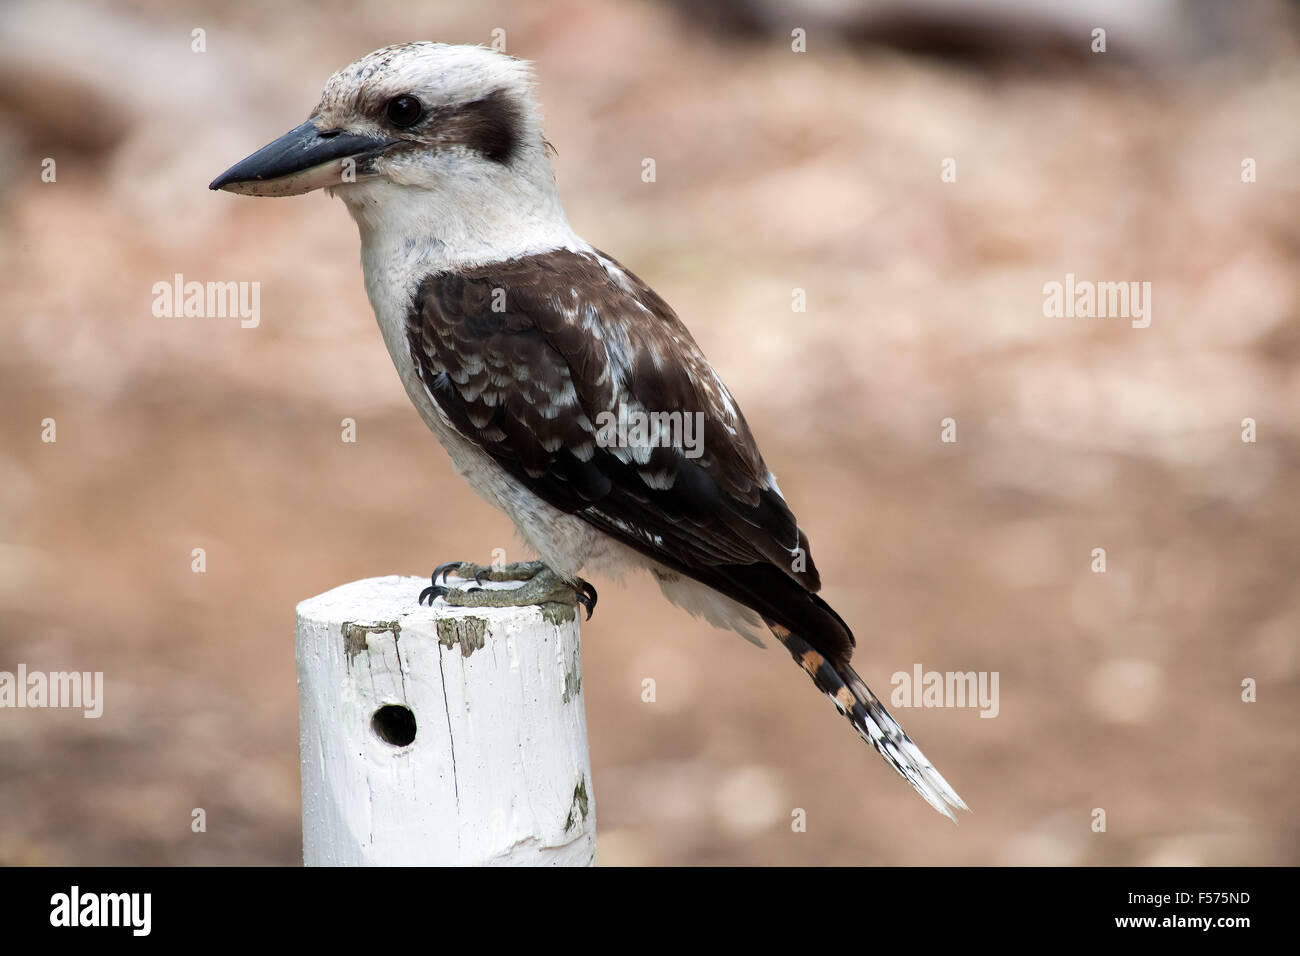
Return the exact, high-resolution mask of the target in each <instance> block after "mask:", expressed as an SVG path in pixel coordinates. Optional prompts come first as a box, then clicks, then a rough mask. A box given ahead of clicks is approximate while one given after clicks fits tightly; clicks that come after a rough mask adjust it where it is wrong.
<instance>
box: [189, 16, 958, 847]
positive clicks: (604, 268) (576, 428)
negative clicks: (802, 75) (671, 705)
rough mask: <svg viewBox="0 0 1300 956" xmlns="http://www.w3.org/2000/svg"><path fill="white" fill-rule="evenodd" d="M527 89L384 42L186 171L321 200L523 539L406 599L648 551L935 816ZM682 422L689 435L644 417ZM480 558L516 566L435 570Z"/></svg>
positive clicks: (728, 419) (673, 340)
mask: <svg viewBox="0 0 1300 956" xmlns="http://www.w3.org/2000/svg"><path fill="white" fill-rule="evenodd" d="M535 86H536V82H535V77H534V71H533V67H532V64H531V63H529V62H528V61H526V60H523V59H519V58H516V57H513V56H510V55H507V54H505V53H503V52H499V51H496V50H492V49H490V48H488V47H484V46H474V45H457V44H445V43H436V42H431V41H419V42H412V43H402V44H397V45H393V46H388V47H384V48H383V49H380V50H376V51H374V52H373V53H370V54H368V55H366V56H364V57H362V58H361V59H359V60H357V61H355V62H354V63H352V64H350V65H349V66H347V67H345V68H343V69H342V70H340V71H338V72H337V73H335V74H334V75H333V76H331V77H330V78H329V80H328V81H327V83H326V85H325V89H324V92H323V94H322V96H321V100H320V103H319V104H318V105H317V107H316V109H315V110H314V111H313V112H312V113H311V115H310V116H309V117H308V119H307V120H306V122H304V123H302V124H301V125H299V126H297V127H295V128H294V129H292V130H290V131H289V132H288V133H286V134H285V135H284V136H282V137H280V138H279V139H277V140H275V141H274V142H271V143H269V144H268V145H266V146H264V147H263V148H261V149H259V150H257V151H256V152H254V153H253V154H252V155H250V156H248V157H247V158H246V159H244V160H242V161H240V162H238V163H236V164H235V165H234V166H232V167H231V168H230V169H229V170H227V171H226V172H225V173H223V174H222V175H220V176H219V177H217V179H215V180H214V181H213V182H212V183H211V185H210V188H212V189H215V190H225V191H228V192H231V193H236V194H242V195H248V196H295V195H301V194H304V193H308V192H311V191H312V190H316V189H324V190H326V192H327V193H329V194H331V195H333V196H335V197H337V198H339V199H341V200H342V202H343V203H344V205H345V206H346V208H347V210H348V212H349V213H350V214H351V216H352V218H353V219H354V220H355V221H356V224H357V227H358V230H359V233H360V237H361V263H362V271H363V274H364V278H365V288H366V292H367V295H368V297H369V300H370V304H371V306H372V308H373V310H374V313H375V317H376V319H377V321H378V324H379V328H380V331H381V333H382V336H383V339H384V342H385V345H386V346H387V349H388V352H389V355H390V356H391V358H392V360H393V364H394V365H395V366H396V368H397V372H398V375H399V376H400V378H401V381H402V384H403V385H404V387H405V389H406V393H407V395H408V396H409V398H410V400H411V402H412V403H413V404H414V406H415V408H416V410H417V411H418V412H419V414H420V417H421V418H422V419H423V420H424V423H425V424H426V425H427V426H428V428H429V429H430V430H431V431H432V432H433V433H434V435H435V436H436V437H437V439H438V440H439V442H441V444H442V445H443V447H444V448H445V449H446V451H447V453H448V455H449V457H450V459H451V462H452V464H453V467H454V468H455V469H456V471H457V472H458V473H459V474H460V475H461V476H463V477H464V478H465V479H466V480H467V481H468V482H469V484H470V485H471V486H472V487H473V488H474V489H475V490H476V491H477V492H478V493H479V494H480V495H481V496H482V497H484V498H485V499H487V501H488V502H490V503H491V504H493V505H495V506H496V507H498V508H500V509H501V510H503V511H504V512H505V513H506V514H507V515H508V516H509V517H510V518H511V519H512V520H513V522H514V524H515V526H516V528H517V530H518V532H519V534H520V536H521V537H522V539H523V540H524V542H525V543H526V544H527V545H528V546H529V547H530V548H531V549H532V550H533V551H534V552H535V553H536V554H537V555H538V557H539V560H538V561H536V562H526V563H522V564H520V565H511V566H507V567H506V568H501V567H496V568H491V567H486V568H485V567H480V566H478V565H475V564H472V563H470V562H449V563H447V564H443V565H440V566H439V568H438V569H437V570H436V571H435V572H434V574H433V580H432V581H431V585H430V587H429V588H426V589H425V590H424V592H423V593H422V594H421V595H420V600H421V602H422V603H423V602H424V601H425V600H427V601H428V602H429V603H430V604H432V603H433V602H434V601H435V600H437V599H440V598H441V599H443V600H445V601H447V602H448V603H453V604H468V605H476V604H485V603H506V602H518V603H533V602H536V601H538V600H542V599H546V598H548V597H552V598H553V597H554V596H555V595H557V594H561V593H563V594H567V596H568V597H569V598H571V599H574V600H577V601H579V602H581V603H582V604H583V605H584V606H585V607H586V609H587V613H588V616H590V614H591V611H592V610H593V609H594V606H595V600H596V592H595V589H594V588H593V587H592V586H591V585H590V584H589V583H588V582H586V581H585V580H584V579H583V578H582V577H580V574H581V573H590V572H592V571H596V572H608V573H612V574H614V575H616V576H617V575H621V574H622V573H623V572H624V571H626V570H627V569H645V570H648V571H649V573H650V574H651V575H652V576H653V578H654V579H655V581H656V582H657V583H658V585H659V587H660V589H661V591H662V592H663V594H664V596H665V597H666V598H667V599H668V600H669V601H671V602H673V603H675V604H677V605H679V606H681V607H682V608H684V609H685V610H686V611H688V612H689V613H691V614H693V615H695V616H697V617H702V618H703V619H705V620H706V621H708V622H709V623H710V624H713V625H715V626H717V627H721V628H724V629H729V630H734V631H736V632H738V633H739V634H741V635H742V636H743V637H745V638H747V639H748V640H750V641H752V642H754V643H756V644H758V645H759V646H762V645H763V639H764V638H765V637H766V636H767V635H769V634H770V635H771V636H773V637H775V639H776V640H777V641H778V642H779V643H781V644H782V645H784V646H785V648H786V649H787V650H788V651H789V653H790V654H791V656H792V657H793V658H794V660H795V661H796V662H797V663H798V664H799V665H800V666H801V667H802V668H803V670H804V671H805V672H806V673H807V674H808V676H809V677H810V678H811V679H812V681H813V683H814V685H815V686H816V687H817V688H818V689H819V690H820V691H822V692H823V693H824V694H826V696H827V697H829V698H830V700H831V702H832V703H833V704H834V705H835V707H836V708H837V709H838V710H839V712H840V713H841V714H842V715H843V716H845V717H846V718H847V719H848V721H849V723H850V724H852V726H853V728H854V730H856V731H857V732H858V734H859V735H860V736H861V737H862V738H863V739H864V740H865V741H866V742H867V743H869V744H871V746H872V747H874V748H875V749H876V750H877V751H878V752H879V753H880V754H881V756H883V757H884V759H885V760H886V761H887V762H888V763H889V765H890V766H892V767H893V768H894V770H896V771H897V772H898V773H899V774H900V775H901V776H902V777H903V778H904V779H905V780H906V781H907V782H908V783H909V784H911V785H912V787H913V788H914V789H915V790H916V791H917V793H919V794H920V795H921V796H922V797H923V798H924V799H925V800H926V802H927V803H929V804H930V806H932V807H934V808H935V809H936V810H938V811H939V812H940V813H942V814H944V815H946V816H947V817H949V818H950V819H952V820H953V821H954V822H956V816H955V815H954V814H953V812H952V811H953V809H963V810H968V809H969V807H967V805H966V803H965V802H964V801H963V800H962V799H961V797H959V796H958V795H957V793H956V791H955V790H954V789H953V788H952V787H951V786H950V785H949V784H948V782H947V781H946V780H944V778H943V777H942V776H941V775H940V774H939V772H938V771H937V770H936V769H935V768H934V766H933V765H932V764H931V762H930V761H929V760H928V759H927V758H926V757H925V755H924V754H923V753H922V752H921V750H920V748H918V747H917V746H916V744H915V743H913V742H912V740H911V739H910V738H909V737H908V736H907V734H906V733H904V731H903V729H902V727H901V726H900V725H899V724H898V722H897V721H896V720H895V719H894V718H893V717H892V716H891V715H890V714H889V712H888V711H887V710H886V709H885V707H884V705H883V704H882V703H881V701H880V700H879V699H878V698H877V697H876V695H875V694H873V693H872V692H871V690H870V689H869V688H868V687H867V685H866V683H865V682H864V681H863V680H862V678H861V677H859V676H858V674H857V672H856V671H854V669H853V668H852V667H851V666H850V663H849V662H850V657H851V655H852V652H853V648H854V646H855V639H854V636H853V632H852V631H851V630H850V628H849V626H848V624H846V623H845V621H844V620H843V618H841V617H840V615H839V614H838V613H836V612H835V610H834V609H832V607H831V606H830V605H829V604H828V603H827V602H826V601H825V600H824V599H823V598H822V597H821V596H820V595H819V594H818V592H819V591H820V589H821V579H820V575H819V573H818V570H817V567H816V565H815V564H814V563H813V560H812V556H811V554H810V550H809V540H808V536H807V534H806V533H805V532H804V531H803V530H802V529H801V528H800V527H799V524H798V522H797V521H796V519H795V516H794V514H793V512H792V511H791V509H790V506H789V505H788V504H787V502H786V500H785V497H784V495H783V494H782V493H781V489H780V488H779V487H778V485H777V480H776V477H775V476H774V475H773V473H772V471H771V470H770V469H769V468H768V466H767V465H766V463H765V462H764V460H763V457H762V455H761V454H760V453H759V449H758V445H757V442H756V441H755V439H754V436H753V434H752V432H751V431H750V427H749V425H748V424H747V422H746V421H745V417H744V415H743V414H742V413H741V410H740V408H739V406H738V405H737V403H736V400H735V399H734V398H733V396H732V394H731V392H730V391H728V389H727V387H726V385H725V384H723V381H722V379H721V378H720V377H719V375H718V373H717V372H716V371H715V370H714V368H713V366H712V365H711V364H710V362H709V360H708V359H707V358H706V357H705V356H704V353H703V352H702V351H701V350H700V347H699V346H698V345H697V344H696V342H695V340H694V338H693V337H692V336H691V334H690V332H688V331H687V329H686V326H685V325H684V324H683V322H682V321H681V319H679V318H678V316H677V314H676V313H675V312H674V311H673V309H672V308H671V307H670V306H669V305H668V303H667V302H665V301H664V300H663V299H662V298H660V297H659V296H658V295H657V294H656V293H655V292H654V291H653V290H652V289H651V288H650V287H649V286H648V285H647V284H646V283H645V282H643V281H642V280H641V279H640V278H638V277H637V276H636V275H635V274H634V273H633V272H631V271H630V270H629V269H627V268H625V267H624V266H623V265H621V264H620V263H619V262H618V261H616V260H615V259H614V258H612V257H611V256H609V255H607V254H606V253H604V252H602V251H601V250H599V249H597V248H595V247H594V246H592V245H590V244H589V243H588V242H586V241H585V240H584V239H582V238H581V237H580V236H578V235H577V234H576V233H575V232H574V230H573V228H572V227H571V226H570V224H569V222H568V219H567V218H566V216H565V213H564V209H563V206H562V205H561V203H560V198H559V195H558V191H557V187H556V182H555V174H554V170H553V166H552V162H551V157H552V154H553V153H554V150H553V148H552V147H551V145H550V143H549V142H548V141H547V139H546V138H545V135H544V133H543V129H542V122H541V113H540V108H539V105H538V101H537V97H536V92H535ZM673 415H677V418H672V417H671V416H673ZM617 416H622V418H621V419H619V420H620V421H628V420H636V421H640V422H643V423H644V422H647V421H648V422H650V425H649V426H648V427H647V428H645V429H643V431H642V433H641V434H640V435H638V436H633V437H634V438H636V439H637V440H632V439H629V438H628V436H627V435H626V434H624V433H625V432H626V429H622V428H618V427H613V426H611V425H610V422H611V421H612V420H613V418H612V417H617ZM656 416H659V417H657V418H656ZM665 416H667V417H665ZM688 421H689V422H691V423H695V424H697V425H698V435H697V438H698V441H697V442H696V443H695V444H694V445H693V446H692V447H686V444H685V441H684V439H683V431H682V429H680V428H673V427H668V426H670V425H674V424H677V423H685V422H688ZM634 431H635V430H634ZM485 575H486V576H488V577H489V578H493V579H496V580H516V581H521V582H523V584H521V585H520V587H519V588H517V589H514V590H513V591H512V590H511V589H483V588H477V587H448V586H447V584H448V581H449V576H454V577H455V578H456V579H458V580H465V581H466V582H467V583H468V581H469V580H470V579H471V578H472V579H475V580H476V583H477V584H481V583H482V580H483V577H484V576H485ZM440 582H441V583H440ZM515 592H517V593H515ZM570 606H572V602H571V605H570Z"/></svg>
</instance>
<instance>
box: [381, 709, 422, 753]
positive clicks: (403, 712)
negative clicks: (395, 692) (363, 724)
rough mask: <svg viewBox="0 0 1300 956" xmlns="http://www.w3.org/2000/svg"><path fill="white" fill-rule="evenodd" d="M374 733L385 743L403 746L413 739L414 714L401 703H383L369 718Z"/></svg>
mask: <svg viewBox="0 0 1300 956" xmlns="http://www.w3.org/2000/svg"><path fill="white" fill-rule="evenodd" d="M370 726H371V728H372V729H373V730H374V732H375V735H376V736H377V737H378V738H379V739H380V740H382V741H383V742H384V743H386V744H392V745H393V746H394V747H405V746H407V745H408V744H410V743H411V741H413V740H415V714H414V713H413V712H412V711H411V708H409V707H403V706H402V705H401V704H385V705H384V706H383V707H380V708H379V709H378V710H377V711H375V715H374V716H373V717H371V718H370Z"/></svg>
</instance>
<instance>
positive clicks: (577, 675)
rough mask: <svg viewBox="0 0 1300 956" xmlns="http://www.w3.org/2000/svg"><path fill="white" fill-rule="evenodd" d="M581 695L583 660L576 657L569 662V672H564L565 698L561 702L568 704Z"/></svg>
mask: <svg viewBox="0 0 1300 956" xmlns="http://www.w3.org/2000/svg"><path fill="white" fill-rule="evenodd" d="M581 693H582V658H581V657H578V656H576V655H575V657H574V659H573V660H572V661H570V662H569V668H568V670H566V671H565V672H564V696H562V697H561V698H560V700H561V701H563V702H564V703H566V704H567V703H568V702H569V701H571V700H573V699H574V698H575V697H577V696H578V695H579V694H581Z"/></svg>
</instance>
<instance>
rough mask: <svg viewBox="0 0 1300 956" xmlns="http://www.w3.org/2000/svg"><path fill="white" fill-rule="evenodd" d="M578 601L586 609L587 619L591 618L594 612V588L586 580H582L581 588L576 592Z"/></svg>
mask: <svg viewBox="0 0 1300 956" xmlns="http://www.w3.org/2000/svg"><path fill="white" fill-rule="evenodd" d="M578 603H579V604H581V605H582V606H583V607H585V608H586V609H587V620H589V621H590V620H591V615H593V614H595V613H596V589H595V588H594V587H592V586H591V585H590V584H588V583H587V582H586V581H583V582H582V590H581V591H580V592H579V594H578Z"/></svg>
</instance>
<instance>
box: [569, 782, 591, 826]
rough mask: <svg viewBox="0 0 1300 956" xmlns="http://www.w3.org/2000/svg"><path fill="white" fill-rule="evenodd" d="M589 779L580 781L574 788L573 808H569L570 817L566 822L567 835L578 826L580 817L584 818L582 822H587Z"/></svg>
mask: <svg viewBox="0 0 1300 956" xmlns="http://www.w3.org/2000/svg"><path fill="white" fill-rule="evenodd" d="M587 809H588V798H587V778H586V777H582V778H581V779H579V780H578V785H577V786H576V787H574V788H573V806H572V807H570V808H569V816H568V817H567V818H566V819H565V821H564V830H565V832H566V833H567V832H568V831H569V830H572V829H573V828H574V827H575V826H577V825H578V816H579V815H581V816H582V822H583V823H586V822H587Z"/></svg>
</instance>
